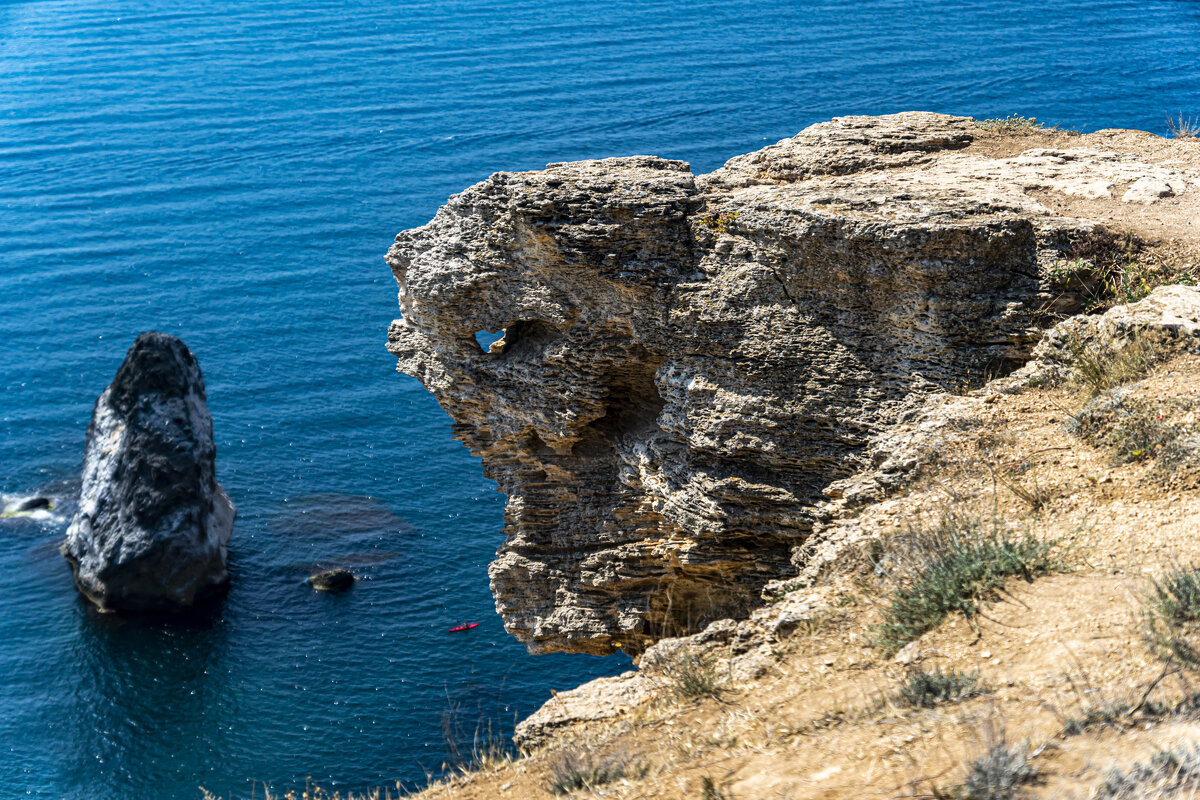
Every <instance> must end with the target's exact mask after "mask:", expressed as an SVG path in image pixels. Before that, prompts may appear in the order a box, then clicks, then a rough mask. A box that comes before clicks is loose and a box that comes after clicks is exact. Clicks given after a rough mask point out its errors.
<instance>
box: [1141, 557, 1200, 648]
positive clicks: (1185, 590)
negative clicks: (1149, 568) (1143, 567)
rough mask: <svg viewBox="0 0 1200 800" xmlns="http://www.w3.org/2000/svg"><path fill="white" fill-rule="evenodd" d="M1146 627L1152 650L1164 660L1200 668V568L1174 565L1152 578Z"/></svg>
mask: <svg viewBox="0 0 1200 800" xmlns="http://www.w3.org/2000/svg"><path fill="white" fill-rule="evenodd" d="M1142 630H1143V634H1144V636H1145V639H1146V643H1147V644H1148V645H1149V646H1150V649H1151V650H1153V651H1154V652H1155V653H1156V654H1157V655H1158V656H1160V657H1161V658H1163V659H1164V660H1166V661H1168V662H1171V663H1175V664H1178V665H1179V666H1181V667H1186V668H1189V669H1196V668H1197V667H1200V567H1196V566H1186V567H1184V566H1180V567H1172V568H1171V569H1168V570H1167V571H1166V573H1165V574H1163V576H1162V577H1161V578H1156V579H1152V580H1151V581H1150V590H1149V592H1148V593H1147V595H1146V599H1145V603H1144V607H1143V628H1142Z"/></svg>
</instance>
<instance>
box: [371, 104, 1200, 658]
mask: <svg viewBox="0 0 1200 800" xmlns="http://www.w3.org/2000/svg"><path fill="white" fill-rule="evenodd" d="M1143 136H1144V137H1145V139H1146V140H1149V139H1153V140H1154V141H1155V142H1160V143H1161V142H1163V140H1161V139H1157V137H1150V136H1149V135H1148V134H1146V135H1143ZM1044 139H1045V141H1042V140H1038V141H1039V142H1040V146H1036V147H1035V146H1034V145H1033V144H1030V143H1028V141H1027V140H1026V139H1022V140H1021V142H1004V141H999V140H998V139H997V138H996V137H995V136H994V135H992V134H990V133H988V132H987V130H986V129H985V128H983V127H980V126H979V125H977V124H976V123H975V121H974V120H971V119H969V118H964V117H948V116H943V115H938V114H924V113H908V114H898V115H893V116H888V117H845V118H840V119H836V120H834V121H832V122H829V123H823V124H820V125H814V126H812V127H811V128H808V129H806V130H805V131H802V132H801V133H800V134H798V135H797V136H795V137H793V138H792V139H788V140H785V141H783V142H780V143H779V144H777V145H772V146H770V147H767V148H765V149H763V150H760V151H759V152H757V153H752V154H749V155H745V156H740V157H737V158H734V159H732V160H731V161H729V162H728V163H727V164H726V165H725V166H724V167H723V168H721V169H719V170H717V171H716V172H714V173H711V174H709V175H699V176H697V175H693V174H692V172H691V170H690V168H689V166H688V165H687V164H686V163H684V162H681V161H671V160H666V159H660V158H654V157H650V156H636V157H630V158H615V159H606V160H603V161H586V162H578V163H570V164H551V165H549V166H548V167H547V168H546V169H545V170H542V171H536V172H524V173H497V174H496V175H493V176H492V177H490V178H488V179H487V180H485V181H483V182H482V183H479V184H477V185H475V186H473V187H471V188H469V189H467V190H466V191H464V192H462V193H461V194H458V195H455V196H454V197H452V198H451V199H450V200H449V201H448V203H447V204H446V206H445V207H443V208H442V209H441V210H439V211H438V213H437V215H436V216H435V217H434V218H433V220H432V221H430V222H429V223H428V224H426V225H424V226H422V227H420V228H416V229H413V230H409V231H404V232H402V233H401V234H400V235H399V236H398V237H397V239H396V243H395V244H394V245H393V247H392V248H391V250H390V251H389V252H388V256H387V261H388V263H389V265H390V266H391V268H392V271H393V274H394V275H395V277H396V280H397V282H398V284H399V289H400V310H401V312H402V314H403V318H402V319H398V320H396V321H395V322H394V323H393V324H392V326H391V329H390V331H389V337H388V338H389V340H388V349H389V351H390V352H391V353H392V354H393V355H395V356H396V357H397V359H398V364H399V369H400V370H401V371H403V372H406V373H408V374H410V375H413V376H415V377H417V378H418V379H419V380H420V381H421V382H422V383H423V384H424V385H425V386H426V388H428V389H429V390H430V391H431V392H433V394H434V395H435V396H436V397H437V399H438V402H439V403H440V404H441V406H442V408H444V409H445V410H446V412H447V413H448V414H449V415H450V417H451V418H452V419H453V420H454V423H455V425H454V431H455V434H456V435H457V436H458V437H459V438H460V439H461V440H462V441H463V442H464V443H465V444H466V445H467V446H468V447H469V448H470V449H471V451H472V452H473V453H475V454H476V455H478V456H480V457H481V458H482V460H483V467H484V471H485V474H486V475H487V476H488V477H490V478H492V479H494V480H495V481H497V483H498V484H499V486H500V489H501V491H503V492H504V493H505V494H506V495H507V496H508V505H507V508H506V512H505V534H506V541H505V543H504V544H503V545H502V546H501V548H500V550H499V552H498V554H497V558H496V560H495V561H494V562H493V564H492V566H491V568H490V575H491V582H492V591H493V594H494V595H495V599H496V607H497V610H498V611H499V612H500V614H501V616H502V617H503V618H504V623H505V627H506V629H507V630H508V631H509V632H510V633H512V634H513V635H515V636H516V637H517V638H519V639H521V640H522V641H524V642H526V644H527V646H528V647H529V649H530V650H531V651H533V652H540V651H552V650H566V651H576V652H591V653H608V652H612V650H613V649H614V647H615V646H617V645H621V646H623V647H625V648H626V649H627V650H629V651H631V652H638V651H640V650H643V649H644V648H646V647H647V646H648V645H649V644H650V643H652V642H654V641H655V640H657V639H659V638H661V637H663V636H670V635H678V634H682V633H687V632H689V631H696V630H700V629H702V628H704V626H705V625H706V624H707V623H709V622H710V621H712V620H716V619H720V618H722V617H725V616H730V615H739V614H744V613H746V612H747V611H748V610H749V608H752V607H753V606H754V605H757V603H758V598H759V593H760V591H761V589H762V588H763V587H764V586H765V585H766V584H767V583H768V582H769V581H771V580H772V579H777V578H781V577H785V576H787V575H791V574H794V572H795V564H794V563H793V562H794V559H795V558H796V557H798V554H799V553H800V552H801V551H800V550H799V549H798V548H799V547H800V546H801V545H802V544H803V543H804V542H805V540H806V539H807V537H808V536H809V535H810V533H811V531H812V530H813V527H814V524H815V523H816V522H818V521H819V518H820V517H819V515H820V514H821V511H820V508H819V503H820V502H821V501H822V500H823V499H824V497H825V495H824V491H825V490H826V488H827V487H828V486H829V485H830V484H831V482H833V481H837V480H839V479H844V478H846V477H848V476H850V475H853V474H855V473H856V472H857V471H858V470H860V469H861V468H862V467H864V466H865V465H866V464H867V459H868V457H870V454H869V453H868V445H869V443H871V442H872V441H874V440H875V438H876V437H877V436H878V435H879V434H880V432H882V431H884V430H886V429H887V428H888V427H889V426H891V425H893V424H894V423H895V422H897V420H899V419H901V418H902V417H903V415H904V414H905V413H906V412H910V411H911V409H912V408H913V407H914V402H915V401H916V400H917V399H919V398H920V397H921V396H924V395H929V394H933V393H937V392H941V391H943V390H945V389H948V388H951V387H955V386H960V385H963V384H965V383H969V382H970V381H971V380H972V379H977V378H978V377H980V376H983V375H988V376H990V375H992V374H996V373H1000V374H1003V373H1005V372H1007V371H1010V370H1011V369H1013V368H1015V367H1016V366H1019V365H1020V364H1022V363H1024V362H1025V361H1026V360H1028V358H1029V357H1030V351H1031V350H1032V347H1033V344H1034V343H1035V342H1036V341H1037V339H1038V337H1039V335H1040V332H1041V330H1042V329H1043V328H1044V327H1046V326H1047V325H1048V324H1052V323H1053V322H1055V321H1057V320H1058V319H1060V318H1061V317H1062V316H1064V315H1067V314H1071V313H1074V312H1075V311H1076V310H1078V308H1079V307H1080V305H1081V303H1082V301H1083V296H1084V295H1083V290H1081V289H1079V288H1078V287H1074V288H1072V287H1070V286H1068V285H1066V284H1064V279H1063V278H1062V274H1063V271H1064V266H1063V265H1064V264H1069V263H1073V262H1072V259H1074V258H1076V256H1075V255H1073V253H1075V252H1076V251H1078V250H1079V243H1080V242H1082V241H1084V240H1085V239H1087V237H1089V236H1091V235H1092V234H1093V233H1095V232H1096V228H1097V227H1098V222H1097V221H1095V220H1094V219H1085V218H1083V213H1084V212H1089V215H1090V212H1092V211H1096V210H1097V209H1108V211H1107V212H1106V213H1111V214H1112V215H1113V216H1119V215H1120V214H1121V213H1126V214H1127V213H1128V206H1126V205H1124V204H1122V203H1121V202H1120V201H1119V200H1118V199H1116V198H1117V195H1114V194H1113V189H1114V188H1115V187H1120V186H1124V185H1132V184H1135V183H1136V182H1138V181H1143V183H1142V185H1143V186H1149V187H1150V189H1152V190H1153V192H1157V193H1158V194H1159V195H1162V194H1163V193H1162V190H1161V186H1160V185H1159V184H1166V185H1167V186H1169V187H1172V188H1171V191H1172V192H1174V196H1172V197H1170V198H1169V201H1170V202H1172V203H1176V204H1190V205H1187V206H1186V209H1192V208H1195V207H1196V205H1195V202H1196V197H1197V195H1200V191H1197V190H1198V189H1200V175H1197V174H1196V173H1195V172H1194V171H1191V172H1189V171H1186V168H1185V167H1184V166H1180V165H1178V164H1176V163H1174V162H1171V161H1170V157H1171V153H1169V152H1167V150H1165V149H1164V150H1162V152H1161V153H1160V154H1159V161H1154V162H1147V161H1145V160H1144V159H1143V158H1142V157H1140V156H1139V155H1135V154H1131V153H1129V152H1128V151H1127V150H1124V149H1117V150H1115V151H1114V150H1113V149H1111V148H1125V147H1126V146H1127V143H1128V142H1133V141H1135V140H1136V141H1137V142H1138V143H1141V142H1143V141H1144V140H1143V139H1138V138H1137V137H1136V136H1135V135H1134V134H1127V133H1121V132H1118V133H1115V134H1103V135H1101V134H1092V135H1090V136H1089V137H1083V136H1080V137H1071V136H1068V135H1067V134H1046V136H1045V137H1044ZM1029 141H1032V140H1029ZM1047 145H1054V146H1052V147H1051V146H1047ZM1155 146H1156V147H1158V146H1160V145H1155ZM1173 146H1174V145H1171V144H1170V143H1163V144H1162V145H1161V148H1170V147H1173ZM1143 179H1145V180H1143ZM1152 182H1153V186H1151V183H1152ZM1097 187H1110V188H1102V190H1101V189H1099V188H1097ZM1154 187H1157V188H1154ZM1148 191H1149V190H1148ZM1153 192H1152V193H1153ZM1161 202H1167V200H1162V201H1161ZM1106 204H1107V205H1106ZM1180 208H1181V209H1182V208H1184V207H1183V206H1180ZM1114 209H1116V210H1114ZM1122 209H1123V210H1122ZM1186 209H1185V210H1186ZM1180 213H1181V215H1182V214H1183V211H1181V212H1180ZM1181 218H1185V217H1181ZM481 331H487V332H497V331H503V333H504V335H503V337H502V338H501V339H500V340H499V341H497V342H495V343H494V344H491V346H490V347H489V348H488V349H487V350H486V351H485V350H484V349H483V347H481V346H480V344H479V343H478V340H477V339H476V334H477V333H479V332H481Z"/></svg>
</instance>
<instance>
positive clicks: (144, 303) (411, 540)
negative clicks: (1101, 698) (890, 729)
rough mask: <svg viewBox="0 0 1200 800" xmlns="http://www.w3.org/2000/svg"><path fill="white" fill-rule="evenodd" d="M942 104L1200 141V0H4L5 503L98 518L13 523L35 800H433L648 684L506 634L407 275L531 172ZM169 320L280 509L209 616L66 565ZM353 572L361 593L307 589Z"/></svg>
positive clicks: (14, 660) (0, 171) (0, 225)
mask: <svg viewBox="0 0 1200 800" xmlns="http://www.w3.org/2000/svg"><path fill="white" fill-rule="evenodd" d="M908 109H929V110H936V111H943V112H948V113H961V114H971V115H975V116H977V117H994V116H1003V115H1007V114H1010V113H1020V114H1025V115H1033V116H1037V117H1039V118H1041V119H1044V120H1047V121H1050V122H1054V123H1058V124H1061V125H1064V126H1066V127H1077V128H1079V129H1082V130H1094V129H1097V128H1102V127H1137V128H1145V129H1149V130H1152V131H1157V132H1165V129H1166V118H1167V116H1168V115H1175V114H1178V113H1180V112H1182V113H1183V114H1185V115H1189V114H1190V115H1192V116H1194V117H1197V118H1200V3H1197V2H1194V0H1140V1H1139V2H1130V1H1127V0H1119V1H1118V0H1103V1H1102V0H1058V2H1054V3H1046V2H1017V0H994V1H993V2H985V1H984V0H959V2H954V3H945V2H934V1H933V0H859V2H835V0H811V1H810V2H801V1H800V0H793V1H792V2H782V1H780V0H764V1H763V2H757V1H756V0H748V1H747V2H740V3H730V2H714V1H713V0H688V1H687V2H681V1H680V0H636V1H635V0H608V1H607V2H602V3H601V2H588V1H587V0H585V1H584V2H578V0H576V1H575V2H567V0H504V2H500V1H499V0H444V1H443V2H414V1H413V0H390V1H389V2H380V1H379V0H344V2H322V1H321V0H259V1H258V2H254V3H247V2H233V1H232V0H211V1H210V2H182V0H158V1H157V2H134V1H132V0H108V1H106V2H100V0H61V1H59V2H8V3H7V4H5V5H2V6H0V492H3V493H4V494H5V499H8V500H11V499H13V498H15V497H21V496H27V495H29V494H31V493H34V492H50V493H52V494H54V495H55V496H56V497H58V498H60V501H61V503H62V505H60V506H59V508H58V509H57V512H56V513H55V514H51V515H43V516H42V517H41V518H38V519H16V520H14V519H9V520H0V798H15V797H29V796H32V797H40V798H52V797H53V798H59V797H65V798H84V797H87V798H94V797H106V798H138V799H139V800H157V799H158V798H180V797H196V796H198V794H199V792H198V789H197V787H198V786H201V785H203V786H205V787H207V788H208V789H210V790H212V791H214V792H216V793H217V794H219V795H221V796H225V795H226V794H229V795H231V796H247V795H248V794H249V792H250V789H251V781H257V782H259V783H260V784H261V782H263V781H266V782H268V783H270V784H272V785H274V786H276V787H277V788H282V787H286V786H295V785H299V784H303V782H304V780H305V778H306V776H313V777H314V778H316V779H317V780H318V781H319V782H320V783H321V784H322V785H324V786H327V787H335V788H340V789H343V790H344V789H361V788H364V787H367V786H374V785H390V784H391V783H392V782H394V781H396V780H402V781H404V782H406V783H407V784H408V785H409V786H413V785H416V784H419V783H421V782H422V781H423V780H424V776H425V775H426V774H427V773H430V772H432V773H436V772H437V771H438V769H439V767H440V765H441V764H442V762H443V761H444V760H445V759H446V757H447V748H446V746H445V743H444V736H443V719H444V718H446V717H447V712H451V713H450V714H449V717H450V718H452V719H456V720H457V723H455V725H452V726H451V727H456V728H457V729H458V730H459V732H460V733H462V734H464V735H466V736H467V737H468V738H469V737H470V734H471V733H473V731H474V728H475V725H476V721H477V720H479V719H483V720H491V721H492V724H493V726H495V728H496V729H500V728H504V727H505V726H507V727H508V728H511V725H512V721H513V717H514V715H524V714H527V713H529V712H530V711H532V710H533V709H535V708H536V707H537V706H538V705H539V704H540V703H541V702H542V701H543V700H544V699H545V698H547V697H548V696H549V689H550V688H559V689H561V688H567V687H569V686H573V685H575V684H577V683H579V682H581V681H583V680H586V679H588V678H591V677H595V676H598V675H603V674H611V673H615V672H619V671H621V670H623V669H626V668H628V661H627V659H624V658H622V657H613V658H607V659H599V658H592V657H587V656H565V655H555V656H539V657H531V656H528V655H526V654H525V652H524V650H523V648H522V647H521V645H519V644H518V643H516V642H515V641H513V640H511V639H510V638H509V637H507V636H506V635H505V634H504V632H503V629H502V626H501V624H500V621H499V619H498V618H497V617H496V615H495V613H494V611H493V609H492V603H491V598H490V595H489V593H488V588H487V576H486V565H487V562H488V561H489V559H490V557H491V555H492V553H493V552H494V551H495V548H496V546H497V545H498V544H499V533H498V532H499V529H500V527H501V514H502V509H503V498H502V497H501V496H500V495H499V494H498V493H497V492H496V491H495V487H494V485H493V484H491V483H490V482H488V481H487V480H485V479H484V478H483V477H482V476H481V471H480V467H479V464H478V462H477V461H476V460H475V459H473V458H472V457H471V456H470V454H469V453H468V452H467V451H466V450H465V449H464V448H462V447H461V446H460V445H459V444H458V443H457V442H455V441H454V440H452V439H451V437H450V426H449V421H448V419H447V418H446V416H445V415H444V414H443V413H442V412H441V410H440V409H439V408H438V407H437V405H436V403H435V402H434V401H433V400H432V399H431V397H430V396H428V395H427V394H425V393H424V391H423V390H422V389H421V387H420V386H419V385H418V384H417V383H416V382H415V381H414V380H412V379H411V378H407V377H405V376H401V375H398V374H396V373H395V372H394V371H393V367H394V364H393V361H392V359H391V358H390V357H389V356H388V354H387V353H386V352H385V351H384V349H383V344H384V339H385V332H386V327H387V323H388V322H389V320H391V319H392V317H394V316H396V311H395V285H394V283H393V281H392V278H391V275H390V274H389V272H388V270H387V268H386V266H385V265H384V264H383V261H382V255H383V253H384V252H385V250H386V249H387V247H388V245H389V243H390V241H391V239H392V237H393V236H394V234H395V233H396V232H397V231H399V230H400V229H402V228H405V227H410V226H414V225H419V224H421V223H423V222H425V221H426V220H428V219H429V218H430V217H431V216H432V214H433V213H434V211H435V210H436V209H437V207H438V205H439V203H440V202H442V201H443V200H444V199H445V197H446V196H447V195H449V194H450V193H453V192H455V191H458V190H460V189H462V188H464V187H466V186H468V185H469V184H471V183H473V182H475V181H478V180H480V179H482V178H484V177H486V176H487V175H488V174H489V173H490V172H492V171H495V170H501V169H505V170H512V169H530V168H538V167H541V166H542V165H544V164H545V163H547V162H551V161H562V160H569V159H578V158H594V157H604V156H612V155H624V154H632V153H654V154H658V155H663V156H669V157H676V158H683V159H686V160H689V161H691V162H692V164H693V166H694V168H695V169H696V170H697V171H707V170H710V169H713V168H715V167H717V166H719V165H720V164H721V163H722V162H723V161H724V160H725V159H726V158H728V157H730V156H733V155H736V154H739V153H742V152H746V151H749V150H753V149H757V148H758V147H761V146H763V145H765V144H768V143H771V142H774V141H776V140H778V139H780V138H783V137H785V136H790V135H792V134H794V133H795V132H796V131H798V130H799V129H800V128H802V127H804V126H806V125H808V124H811V123H813V122H818V121H821V120H824V119H828V118H829V117H832V116H834V115H839V114H849V113H870V114H875V113H887V112H894V111H901V110H908ZM147 329H158V330H162V331H167V332H170V333H173V334H176V335H179V336H181V337H182V338H183V339H184V340H185V341H186V342H187V343H188V344H189V345H190V346H191V348H192V349H193V351H194V352H195V353H196V355H197V357H198V358H199V360H200V363H201V366H202V368H203V370H204V373H205V377H206V380H207V383H208V391H209V403H210V408H211V410H212V413H213V418H214V423H215V430H216V438H217V444H218V449H219V463H218V474H219V477H220V480H221V481H222V483H223V484H224V486H225V487H226V489H227V490H228V492H229V494H230V495H231V496H232V497H233V498H234V500H235V502H236V503H237V505H238V508H239V513H240V516H239V518H238V523H237V527H236V529H235V533H234V538H233V541H232V545H231V562H230V568H231V571H232V573H233V581H234V582H233V588H232V591H231V593H230V594H229V596H228V598H227V599H226V601H225V603H224V606H223V607H222V610H221V613H220V614H219V615H217V616H216V617H215V618H212V619H208V620H204V621H199V622H193V623H190V624H186V625H166V624H162V623H152V622H147V621H142V620H118V619H109V618H100V617H97V616H96V615H95V614H93V613H90V612H89V610H88V609H87V608H85V607H84V605H83V604H82V603H81V602H79V601H78V599H77V597H76V594H75V592H74V589H73V586H72V583H71V577H70V573H69V571H68V569H67V566H66V564H65V562H64V561H63V559H62V558H61V556H59V555H58V553H57V551H56V544H57V542H58V540H59V539H60V537H61V535H62V532H63V530H64V527H65V522H66V519H67V516H68V515H69V513H70V510H71V498H72V496H73V493H74V492H76V491H77V488H78V470H79V463H80V457H81V454H82V448H83V441H84V433H85V429H86V426H87V422H88V418H89V415H90V411H91V405H92V403H93V401H94V400H95V397H96V396H97V394H99V392H100V391H101V390H102V389H103V388H104V386H105V385H106V384H107V383H108V382H109V380H111V378H112V375H113V373H114V371H115V370H116V367H117V365H118V364H119V363H120V360H121V358H122V357H123V355H124V352H125V350H126V348H127V347H128V346H129V344H130V343H131V342H132V340H133V338H134V336H135V335H136V334H137V333H138V332H140V331H143V330H147ZM343 563H352V564H353V565H355V568H356V570H358V571H359V573H360V574H361V575H362V576H363V577H364V578H365V579H364V580H363V581H362V582H361V583H360V584H358V585H357V586H356V587H355V588H354V589H353V590H352V591H351V592H349V593H348V594H347V595H344V596H337V597H329V596H323V595H316V594H315V593H313V592H312V591H310V590H308V589H307V588H306V587H305V586H304V585H303V584H302V580H303V578H304V577H305V575H306V574H307V571H308V570H309V569H310V568H311V567H312V566H313V565H326V564H328V565H336V564H343ZM475 620H479V621H481V622H482V625H481V626H480V627H479V628H477V629H475V630H473V631H471V632H469V633H463V634H448V633H447V632H446V629H447V628H448V627H449V626H450V625H452V624H454V623H457V622H460V621H475ZM260 791H261V789H260Z"/></svg>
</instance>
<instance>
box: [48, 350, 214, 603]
mask: <svg viewBox="0 0 1200 800" xmlns="http://www.w3.org/2000/svg"><path fill="white" fill-rule="evenodd" d="M205 401H206V397H205V392H204V380H203V378H202V377H201V375H200V367H199V365H198V364H197V363H196V358H195V356H193V355H192V353H191V351H190V350H188V348H187V346H186V345H184V343H183V342H182V341H180V340H179V339H177V338H176V337H174V336H170V335H167V334H163V333H157V332H149V333H143V334H142V335H141V336H139V337H138V338H137V340H136V341H135V342H134V343H133V346H132V347H131V348H129V352H128V353H127V354H126V356H125V361H124V362H123V363H122V364H121V366H120V368H119V369H118V370H117V374H116V377H115V378H113V382H112V383H111V384H110V385H109V386H108V388H107V389H105V390H104V392H103V393H102V394H101V395H100V397H99V399H98V400H97V401H96V405H95V408H94V410H93V412H92V421H91V424H90V425H89V426H88V432H87V444H86V447H85V451H84V457H83V488H82V492H81V495H80V498H79V510H78V511H77V513H76V514H75V518H74V520H73V521H72V522H71V526H70V528H69V529H68V530H67V539H66V542H65V543H64V544H63V548H62V552H63V555H65V556H66V557H67V560H68V561H70V563H71V567H72V569H73V570H74V572H75V583H76V585H77V586H78V587H79V591H80V592H82V593H83V595H84V596H85V597H87V598H88V599H89V600H91V601H92V602H93V603H95V604H96V605H97V606H99V607H100V608H101V609H102V610H105V611H116V610H128V611H153V612H161V611H166V612H171V611H180V610H183V609H186V608H188V607H190V606H192V605H194V604H195V603H197V602H198V601H201V600H203V599H205V598H207V597H210V596H212V595H214V594H216V593H218V592H219V591H220V590H222V589H224V587H225V586H226V585H227V583H228V581H229V573H228V572H227V571H226V568H225V558H226V545H227V543H228V541H229V536H230V533H231V532H232V530H233V521H234V517H235V515H236V512H235V510H234V507H233V503H232V502H230V500H229V498H228V497H227V496H226V494H225V492H224V491H223V490H222V489H221V486H220V484H218V483H217V478H216V465H215V460H216V447H215V446H214V444H213V437H212V417H211V416H210V415H209V413H208V409H207V407H206V406H205Z"/></svg>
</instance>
